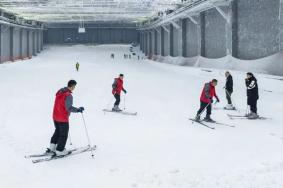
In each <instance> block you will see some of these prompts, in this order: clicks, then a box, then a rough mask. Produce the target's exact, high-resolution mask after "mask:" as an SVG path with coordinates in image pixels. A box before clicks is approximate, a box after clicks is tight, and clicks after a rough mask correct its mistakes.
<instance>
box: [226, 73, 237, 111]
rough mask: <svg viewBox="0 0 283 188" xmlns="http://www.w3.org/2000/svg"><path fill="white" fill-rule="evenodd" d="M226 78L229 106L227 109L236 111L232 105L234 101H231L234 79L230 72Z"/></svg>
mask: <svg viewBox="0 0 283 188" xmlns="http://www.w3.org/2000/svg"><path fill="white" fill-rule="evenodd" d="M225 77H226V84H225V87H224V89H225V93H226V99H227V102H228V104H227V105H226V107H225V109H227V110H233V109H235V107H234V106H233V104H232V99H231V95H232V93H233V77H232V75H231V74H230V72H229V71H226V72H225Z"/></svg>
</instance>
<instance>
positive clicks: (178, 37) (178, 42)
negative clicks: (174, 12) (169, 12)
mask: <svg viewBox="0 0 283 188" xmlns="http://www.w3.org/2000/svg"><path fill="white" fill-rule="evenodd" d="M176 25H178V26H173V25H172V26H173V29H172V31H173V33H172V36H173V39H172V43H171V44H172V57H177V56H182V55H183V45H182V44H183V39H182V22H181V21H177V22H176Z"/></svg>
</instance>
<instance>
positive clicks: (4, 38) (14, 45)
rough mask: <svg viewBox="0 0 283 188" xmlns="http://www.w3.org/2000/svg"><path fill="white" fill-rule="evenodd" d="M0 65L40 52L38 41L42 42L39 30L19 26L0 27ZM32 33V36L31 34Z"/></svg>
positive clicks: (4, 25) (2, 25)
mask: <svg viewBox="0 0 283 188" xmlns="http://www.w3.org/2000/svg"><path fill="white" fill-rule="evenodd" d="M0 30H1V32H0V63H3V62H6V61H15V60H19V59H25V58H27V57H31V56H32V55H36V54H37V53H38V52H40V51H41V49H42V48H40V49H39V45H43V43H42V42H41V44H39V41H43V35H37V33H42V31H41V30H35V29H33V28H30V29H29V28H23V27H19V26H10V25H7V24H1V25H0ZM33 33H34V34H33Z"/></svg>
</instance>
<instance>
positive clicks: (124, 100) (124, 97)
mask: <svg viewBox="0 0 283 188" xmlns="http://www.w3.org/2000/svg"><path fill="white" fill-rule="evenodd" d="M124 110H126V94H125V95H124Z"/></svg>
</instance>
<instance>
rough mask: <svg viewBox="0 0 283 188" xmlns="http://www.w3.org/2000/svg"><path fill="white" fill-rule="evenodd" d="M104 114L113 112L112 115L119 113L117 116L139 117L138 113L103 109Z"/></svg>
mask: <svg viewBox="0 0 283 188" xmlns="http://www.w3.org/2000/svg"><path fill="white" fill-rule="evenodd" d="M102 111H103V112H112V113H117V114H123V115H131V116H136V115H138V113H137V112H127V111H123V110H121V111H114V110H110V109H103V110H102Z"/></svg>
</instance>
